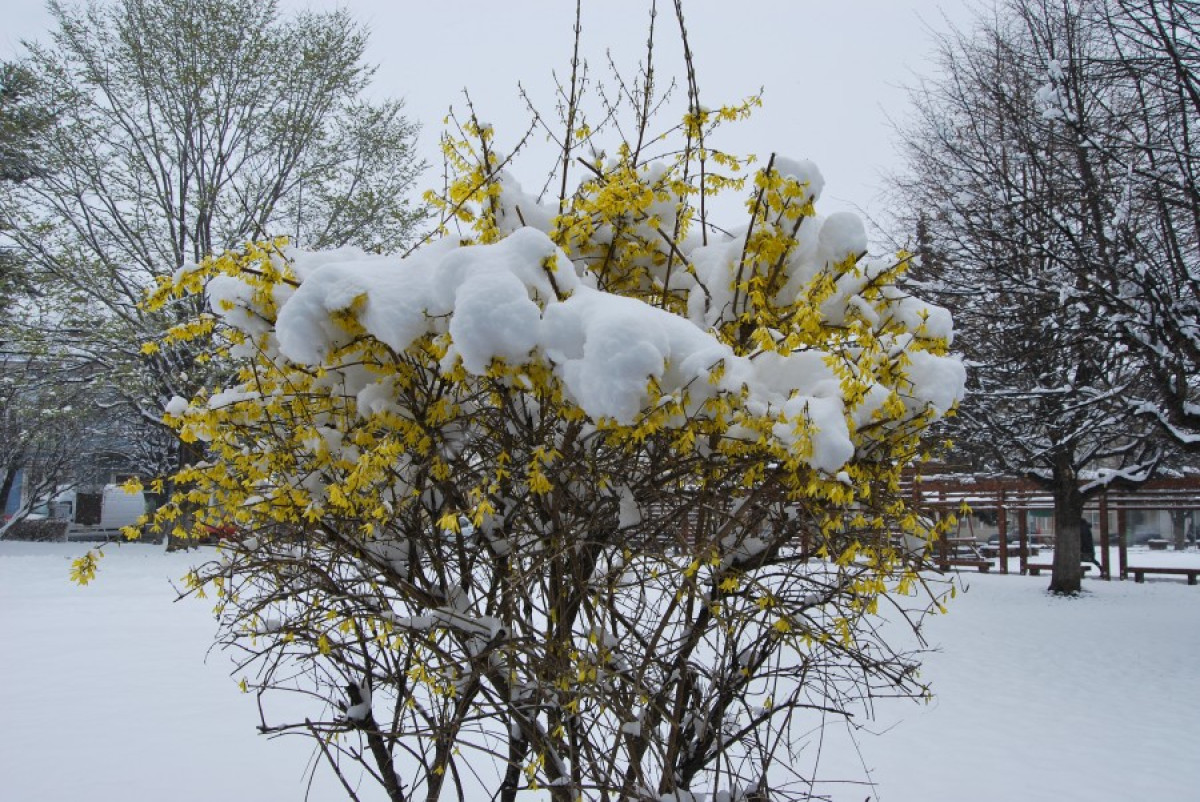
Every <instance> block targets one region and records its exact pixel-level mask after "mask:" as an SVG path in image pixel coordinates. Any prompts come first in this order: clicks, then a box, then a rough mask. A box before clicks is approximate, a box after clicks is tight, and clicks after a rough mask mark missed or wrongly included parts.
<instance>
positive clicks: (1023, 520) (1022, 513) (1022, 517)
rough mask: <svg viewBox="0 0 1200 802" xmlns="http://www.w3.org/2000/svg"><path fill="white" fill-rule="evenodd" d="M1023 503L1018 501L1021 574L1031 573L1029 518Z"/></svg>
mask: <svg viewBox="0 0 1200 802" xmlns="http://www.w3.org/2000/svg"><path fill="white" fill-rule="evenodd" d="M1026 512H1027V511H1026V510H1025V508H1024V506H1023V505H1021V504H1019V503H1018V506H1017V509H1016V513H1017V537H1018V538H1020V540H1021V576H1025V574H1027V573H1029V518H1028V515H1027V514H1026Z"/></svg>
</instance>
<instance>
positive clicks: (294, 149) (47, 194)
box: [0, 0, 420, 425]
mask: <svg viewBox="0 0 1200 802" xmlns="http://www.w3.org/2000/svg"><path fill="white" fill-rule="evenodd" d="M49 7H50V11H51V14H52V16H53V18H54V22H55V25H56V27H55V29H54V30H53V31H52V35H51V36H52V38H51V42H50V44H47V45H42V44H29V45H28V48H29V56H28V58H27V59H25V60H24V62H22V64H21V69H22V70H23V71H24V74H25V75H27V76H28V77H29V82H30V87H29V92H30V99H31V102H33V103H35V104H36V105H38V106H39V107H41V108H44V109H47V110H49V111H50V112H52V114H53V118H54V125H53V126H51V127H49V128H48V129H47V130H46V131H45V132H44V133H43V134H42V135H41V136H39V137H38V139H37V145H38V148H39V157H40V159H41V160H42V163H43V168H44V169H42V170H41V171H39V173H38V174H37V175H34V176H31V177H29V179H28V180H25V181H22V182H20V183H19V184H10V185H8V186H6V187H4V188H3V190H2V191H0V218H2V219H3V220H4V221H5V224H6V226H8V228H9V232H8V233H9V236H10V237H11V238H12V239H13V240H14V241H15V244H16V247H17V255H18V257H19V259H20V264H21V269H22V271H23V273H24V275H25V276H26V277H27V279H28V280H29V281H31V282H33V283H35V284H36V285H37V288H38V291H39V292H40V293H42V294H43V295H44V296H46V297H47V298H48V299H50V300H51V301H52V303H53V304H54V306H55V307H56V309H57V314H55V315H53V316H51V317H50V318H48V325H49V326H50V330H49V331H48V332H47V336H46V342H48V343H55V344H60V345H61V344H69V346H70V348H71V350H72V354H73V358H79V357H85V358H87V359H88V360H90V361H91V362H92V364H93V366H94V372H95V375H96V376H97V377H98V380H99V381H102V382H103V384H104V385H105V388H106V392H107V393H111V394H115V395H119V396H121V397H123V398H124V399H125V401H126V402H127V403H128V404H129V405H130V407H131V408H132V409H133V410H134V413H135V414H137V415H140V416H141V417H142V418H143V419H144V420H145V421H147V422H148V423H150V424H151V425H158V424H160V423H161V416H162V408H163V404H164V403H166V401H168V400H169V399H170V398H171V397H173V396H175V395H185V396H186V395H190V394H191V393H192V392H194V390H195V389H196V388H198V387H200V386H203V385H204V383H205V381H206V377H207V375H208V372H209V370H210V362H209V361H208V360H209V358H210V356H211V355H209V354H205V355H204V356H203V357H200V359H199V361H197V357H199V356H200V353H199V351H197V350H196V349H194V348H187V347H181V346H179V345H178V344H175V345H174V346H172V344H171V343H169V342H168V343H164V344H162V345H161V346H160V347H157V348H154V349H149V348H147V349H145V350H143V349H142V345H143V344H144V343H147V342H150V341H158V339H159V337H160V335H161V334H162V333H163V332H164V331H165V330H166V329H168V328H169V327H170V326H171V325H173V324H174V323H176V322H178V321H179V320H182V319H184V318H187V317H189V316H190V315H192V314H193V313H195V312H197V311H198V310H199V309H200V308H202V306H203V304H202V303H199V304H198V303H196V302H194V301H189V302H188V304H187V308H185V309H166V310H162V311H160V312H159V313H155V314H149V313H147V312H146V311H145V310H144V309H143V308H142V307H141V306H140V303H141V301H142V300H143V297H144V294H145V293H146V292H147V291H148V290H150V289H152V288H153V287H154V286H155V283H156V282H157V281H159V280H161V279H165V278H169V277H170V276H171V275H172V274H173V273H174V272H175V271H176V270H178V269H179V268H180V267H181V266H183V265H185V264H188V263H194V262H196V261H199V260H200V259H202V258H203V257H205V256H206V255H208V254H210V253H213V252H218V251H221V250H223V249H225V248H229V247H233V246H235V245H237V244H239V243H241V242H244V241H246V240H249V239H255V238H263V237H274V236H280V235H286V236H289V237H290V238H291V239H292V240H293V241H294V242H298V243H302V244H305V245H308V246H312V247H333V246H338V245H344V244H353V245H358V246H360V247H363V248H367V249H370V250H376V251H389V250H394V249H397V248H399V247H400V246H402V245H403V244H404V243H405V241H406V238H407V237H408V236H409V232H410V231H411V229H412V227H413V225H414V223H415V222H416V221H417V220H419V219H420V213H419V211H418V210H416V209H414V208H413V207H412V206H410V204H409V201H408V199H407V195H408V192H409V189H410V187H411V185H412V182H413V180H414V177H415V176H416V174H417V173H418V171H419V169H420V165H419V164H417V163H416V161H415V160H414V156H413V142H414V136H415V132H416V129H415V126H414V125H413V124H411V123H410V122H408V121H407V120H406V119H405V118H404V117H403V116H402V114H401V104H400V103H399V102H398V101H384V102H381V103H376V104H372V103H368V102H365V101H363V100H361V99H360V94H361V92H362V90H363V89H364V88H365V87H366V85H367V83H368V81H369V78H370V76H371V69H370V68H369V67H367V66H366V65H364V64H363V62H362V55H363V49H364V46H365V43H366V36H365V33H364V31H363V29H362V28H361V27H359V26H358V25H356V24H355V23H354V22H353V21H352V20H351V19H350V18H349V16H348V15H347V14H346V13H345V12H332V13H304V14H299V15H296V16H294V17H289V18H282V17H280V15H279V13H278V10H277V4H276V3H275V2H271V1H268V2H261V1H260V0H206V1H205V2H197V1H196V0H118V1H117V2H113V3H107V4H100V3H90V4H89V5H87V6H84V7H75V6H71V5H67V4H65V3H60V2H57V0H55V1H54V2H51V3H50V6H49Z"/></svg>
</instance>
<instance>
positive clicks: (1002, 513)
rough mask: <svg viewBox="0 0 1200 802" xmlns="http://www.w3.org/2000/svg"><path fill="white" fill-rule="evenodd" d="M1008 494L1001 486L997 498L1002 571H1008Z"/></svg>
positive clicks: (997, 524) (997, 521) (997, 525)
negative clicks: (1005, 505)
mask: <svg viewBox="0 0 1200 802" xmlns="http://www.w3.org/2000/svg"><path fill="white" fill-rule="evenodd" d="M1006 499H1007V494H1006V493H1005V492H1004V488H1000V495H999V497H998V498H997V499H996V531H997V532H998V533H999V535H1000V573H1002V574H1007V573H1008V510H1006V509H1005V508H1004V504H1005V500H1006Z"/></svg>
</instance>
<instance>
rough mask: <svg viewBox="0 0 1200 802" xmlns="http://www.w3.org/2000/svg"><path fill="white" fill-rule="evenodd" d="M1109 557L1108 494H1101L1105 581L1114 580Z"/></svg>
mask: <svg viewBox="0 0 1200 802" xmlns="http://www.w3.org/2000/svg"><path fill="white" fill-rule="evenodd" d="M1109 562H1110V560H1109V555H1108V493H1101V494H1100V564H1101V565H1102V566H1104V576H1103V579H1105V580H1111V579H1112V566H1111V565H1109Z"/></svg>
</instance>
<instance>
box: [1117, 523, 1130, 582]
mask: <svg viewBox="0 0 1200 802" xmlns="http://www.w3.org/2000/svg"><path fill="white" fill-rule="evenodd" d="M1125 527H1126V521H1125V508H1124V507H1122V506H1120V505H1118V506H1117V564H1118V565H1119V566H1120V568H1121V579H1128V578H1129V547H1128V546H1127V545H1126V544H1125Z"/></svg>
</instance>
